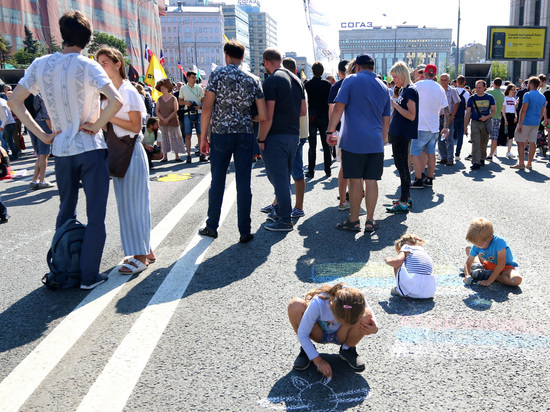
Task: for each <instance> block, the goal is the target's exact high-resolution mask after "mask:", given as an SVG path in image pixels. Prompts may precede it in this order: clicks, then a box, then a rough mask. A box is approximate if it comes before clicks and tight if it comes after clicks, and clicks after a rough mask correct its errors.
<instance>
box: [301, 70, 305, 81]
mask: <svg viewBox="0 0 550 412" xmlns="http://www.w3.org/2000/svg"><path fill="white" fill-rule="evenodd" d="M305 79H306V73H305V72H304V71H303V70H302V80H305Z"/></svg>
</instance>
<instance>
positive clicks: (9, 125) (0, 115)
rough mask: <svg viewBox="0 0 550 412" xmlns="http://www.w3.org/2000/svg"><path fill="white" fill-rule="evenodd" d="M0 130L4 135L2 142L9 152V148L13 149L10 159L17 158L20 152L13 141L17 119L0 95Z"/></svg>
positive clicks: (0, 141)
mask: <svg viewBox="0 0 550 412" xmlns="http://www.w3.org/2000/svg"><path fill="white" fill-rule="evenodd" d="M0 121H1V122H2V125H0V132H2V135H1V136H2V137H1V140H0V143H1V144H2V147H3V148H4V150H5V151H6V152H7V151H8V148H9V150H11V156H10V160H17V158H18V156H19V152H18V151H17V147H16V146H15V143H14V141H13V132H14V131H15V120H14V118H13V116H12V114H11V110H10V108H9V107H8V102H7V101H6V100H4V99H2V98H1V97H0Z"/></svg>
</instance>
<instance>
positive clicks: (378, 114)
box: [0, 11, 550, 378]
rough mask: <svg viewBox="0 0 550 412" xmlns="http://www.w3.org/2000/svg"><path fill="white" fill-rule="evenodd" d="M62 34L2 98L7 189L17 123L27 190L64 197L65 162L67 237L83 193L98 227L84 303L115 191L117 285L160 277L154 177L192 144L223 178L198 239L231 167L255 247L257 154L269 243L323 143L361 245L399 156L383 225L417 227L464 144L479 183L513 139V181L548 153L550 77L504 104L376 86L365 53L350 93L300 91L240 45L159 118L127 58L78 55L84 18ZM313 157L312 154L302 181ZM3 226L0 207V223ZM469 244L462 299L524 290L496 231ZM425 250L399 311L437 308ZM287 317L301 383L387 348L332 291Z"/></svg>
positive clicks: (368, 319)
mask: <svg viewBox="0 0 550 412" xmlns="http://www.w3.org/2000/svg"><path fill="white" fill-rule="evenodd" d="M59 24H60V29H61V34H62V36H63V44H64V47H63V50H62V51H61V52H58V53H54V54H52V55H47V56H43V57H41V58H38V59H36V60H35V61H34V62H33V63H32V64H31V66H30V67H29V68H28V70H27V72H26V74H25V76H24V77H23V78H22V79H21V81H20V82H19V84H18V86H17V87H16V88H15V90H13V91H11V90H10V89H8V88H6V89H5V93H6V95H5V96H4V97H7V98H9V99H8V101H7V102H6V100H4V99H2V98H0V120H1V121H2V128H3V132H4V133H3V135H4V139H3V140H2V147H1V148H0V157H1V163H0V166H1V167H0V178H2V177H5V176H7V175H9V167H10V165H9V160H10V159H9V156H8V151H11V159H12V160H15V159H17V158H18V156H19V154H20V147H18V145H17V144H16V141H17V138H15V139H14V136H17V133H15V128H16V119H17V120H18V121H19V122H21V123H22V124H23V125H24V126H25V127H26V128H27V129H28V131H29V133H30V135H31V138H32V144H33V148H34V151H35V152H36V155H37V160H36V164H35V170H34V175H33V180H32V182H31V189H33V190H36V189H40V188H47V187H51V186H52V185H51V184H50V183H49V182H47V181H46V180H45V171H46V166H47V161H48V157H49V156H50V155H51V154H53V155H54V156H55V175H56V183H57V187H58V190H59V199H60V209H59V214H58V216H57V220H56V229H59V228H60V227H62V226H63V225H64V224H65V222H67V221H69V220H70V219H76V217H77V216H76V206H77V201H78V192H79V187H80V185H81V186H82V188H83V189H84V193H85V195H86V212H87V222H88V223H87V226H86V229H85V236H84V239H83V242H82V248H81V253H80V272H81V281H80V288H82V289H88V290H89V289H93V288H95V287H96V286H98V285H100V284H101V283H103V282H105V281H106V280H107V279H108V277H107V275H105V274H103V273H100V272H99V267H100V262H101V257H102V253H103V247H104V244H105V238H106V230H105V214H106V206H107V196H108V192H109V180H110V176H112V177H113V185H114V191H115V196H116V203H117V209H118V215H119V220H120V232H121V240H122V248H123V250H124V254H125V256H126V259H125V260H124V263H123V264H122V265H121V267H120V268H119V271H120V273H124V274H137V273H139V272H141V271H143V270H145V269H147V267H148V265H149V264H150V263H153V262H155V260H156V256H155V254H154V251H153V250H152V248H151V212H150V193H149V170H150V168H151V167H153V165H152V161H153V160H157V161H158V160H159V161H160V162H167V161H168V153H169V152H174V155H175V161H176V162H182V161H183V159H181V158H180V154H184V153H186V154H187V159H186V161H187V163H191V161H192V160H191V154H190V151H191V137H192V134H193V129H194V130H195V131H196V135H197V138H198V145H199V149H200V154H199V161H202V162H206V161H210V169H211V178H212V181H211V186H210V190H209V195H208V213H207V214H208V218H207V220H206V226H205V227H204V228H201V229H200V230H199V234H200V235H202V236H208V237H212V238H217V237H218V229H219V220H220V214H221V207H222V201H223V195H224V190H225V183H226V177H227V171H228V168H229V165H230V162H231V159H233V161H234V168H235V175H236V186H237V225H238V229H239V233H240V238H239V242H240V243H248V242H250V241H252V240H253V239H254V235H253V233H252V228H251V201H252V192H251V170H252V163H253V160H254V158H255V155H257V154H258V151H259V154H260V155H261V158H262V159H263V162H264V165H265V170H266V173H267V177H268V179H269V181H270V183H271V184H272V186H273V190H274V192H275V200H274V201H273V203H272V204H270V205H268V206H266V207H264V208H262V212H265V213H267V222H266V223H265V224H264V228H265V229H266V230H269V231H276V232H288V231H291V230H293V228H294V222H295V220H294V219H297V218H300V217H302V216H305V211H304V193H305V187H306V181H305V179H306V178H310V179H311V178H313V177H314V174H315V166H316V152H317V150H316V148H317V139H318V136H319V138H320V139H321V144H322V147H323V168H324V172H325V176H326V177H327V178H330V177H331V175H332V171H331V168H332V162H333V159H337V160H338V161H339V162H340V165H341V167H340V170H339V174H338V188H339V190H338V192H339V205H338V210H340V211H348V210H349V217H348V218H347V219H346V220H345V221H343V222H341V223H338V224H337V225H336V229H338V230H343V231H351V232H359V231H361V223H360V220H359V217H360V215H363V214H365V215H366V223H365V226H364V230H365V231H366V232H373V231H375V230H377V229H378V223H377V222H376V221H375V219H374V212H375V208H376V203H377V200H378V181H379V180H380V179H381V178H382V173H383V168H384V146H385V144H386V143H387V142H388V141H389V142H391V145H392V153H393V160H394V163H395V166H396V168H397V171H398V173H399V176H400V184H401V194H400V198H399V200H397V201H395V202H394V204H393V205H392V206H391V207H388V208H387V212H389V213H407V212H408V211H409V209H410V207H411V206H412V200H411V198H410V191H411V190H412V189H422V188H424V187H432V186H433V184H434V183H433V182H434V178H435V175H434V173H435V166H436V162H437V156H436V155H437V153H436V152H437V151H438V152H439V163H440V164H444V165H446V166H449V167H452V166H453V165H455V162H456V161H457V160H459V159H460V156H461V149H462V147H463V139H464V136H469V137H470V138H471V143H472V151H471V153H470V154H469V155H468V156H467V157H466V159H469V160H471V162H472V165H471V169H472V170H477V169H480V168H481V167H483V166H484V164H485V162H490V161H493V158H494V157H495V156H496V150H497V146H498V144H499V143H500V144H501V145H503V146H507V153H506V156H507V157H509V158H513V157H515V156H514V155H513V154H512V153H511V150H512V143H511V142H512V139H515V140H516V142H517V146H518V156H517V157H518V162H517V164H515V165H513V166H511V167H512V168H516V169H523V168H531V167H532V162H533V157H534V154H535V150H536V144H537V139H539V140H540V137H541V133H542V136H545V135H544V128H545V127H547V126H548V124H549V122H550V119H549V117H548V115H547V110H549V109H550V108H549V107H548V105H547V101H548V100H550V87H548V86H546V78H545V77H544V76H543V75H541V76H539V77H532V78H530V79H528V80H526V81H525V82H523V83H522V89H521V90H520V91H519V92H518V91H517V88H516V86H515V85H514V84H506V83H505V84H504V87H505V90H504V92H503V91H502V90H501V89H502V87H503V84H502V81H501V79H499V78H496V79H494V80H493V85H492V88H490V89H489V90H486V84H485V81H484V80H478V81H477V82H476V84H475V91H474V90H469V88H468V87H467V86H466V85H465V78H464V77H463V76H459V77H458V78H457V79H456V80H451V78H450V76H449V74H446V73H443V74H441V75H439V83H438V82H437V80H438V79H437V67H436V66H435V65H433V64H428V65H421V66H418V67H417V68H416V69H415V70H414V71H413V72H412V73H410V71H409V69H408V67H407V66H406V65H405V64H404V63H403V62H397V63H396V64H395V65H394V66H393V67H392V68H391V70H390V75H391V77H392V82H391V83H390V84H389V85H388V84H387V83H385V82H384V81H383V80H382V79H381V78H380V76H377V75H376V74H375V72H374V69H375V61H374V59H373V58H372V56H371V55H369V54H366V53H364V54H361V55H359V56H357V58H356V59H354V60H353V61H347V60H344V61H341V62H340V64H339V65H338V77H339V80H338V81H335V79H334V78H332V79H329V76H327V79H323V78H322V76H323V74H324V67H323V65H322V64H321V63H320V62H316V63H315V64H314V65H313V67H312V69H313V75H314V77H313V78H312V79H311V80H309V81H307V82H306V83H305V84H304V83H303V82H302V81H301V80H300V79H299V78H298V76H297V68H296V62H295V61H294V60H293V59H292V58H285V59H283V58H282V56H281V54H280V52H279V51H278V50H276V49H273V48H268V49H266V50H265V51H264V53H263V65H264V67H265V70H266V72H267V74H268V75H269V76H268V77H267V78H266V79H265V80H264V81H263V82H262V81H261V79H260V78H258V77H256V76H254V75H252V74H250V73H248V72H245V71H243V70H242V69H241V67H240V66H241V63H242V60H243V58H244V54H245V48H244V46H243V45H242V44H241V43H240V42H238V41H236V40H230V41H228V42H227V43H226V44H225V46H224V54H225V62H226V65H225V66H224V67H220V68H218V69H216V70H215V71H214V72H213V73H212V74H211V77H210V79H209V81H208V84H207V86H206V88H205V89H203V88H202V87H201V86H200V85H199V84H198V83H197V79H196V77H197V76H196V73H194V72H191V71H190V72H187V79H188V82H187V83H186V84H176V85H174V84H173V83H172V82H171V81H170V80H169V79H162V80H160V81H158V82H157V84H156V85H155V88H156V90H157V91H158V92H160V93H161V96H160V97H159V98H158V100H157V102H156V104H154V102H153V101H152V99H151V97H150V95H149V94H148V92H147V90H146V88H145V87H144V85H143V84H139V83H137V84H132V83H130V82H129V81H128V80H127V75H126V68H125V64H124V58H123V56H122V54H121V53H120V52H119V51H117V50H115V49H113V48H108V47H105V48H101V49H100V50H99V51H97V53H96V55H95V60H92V59H88V58H86V57H84V56H83V55H82V54H81V53H82V50H83V49H84V48H85V47H86V46H87V44H88V43H89V41H90V38H91V35H92V28H91V25H90V22H89V20H88V19H87V18H86V17H85V16H84V14H82V13H80V12H78V11H71V12H67V13H65V14H64V15H63V16H62V17H61V19H60V21H59ZM54 82H62V83H63V84H64V88H55V87H52V84H53V83H54ZM100 95H101V98H100ZM153 115H155V116H153ZM113 139H114V140H113ZM489 140H490V141H491V143H490V144H489ZM118 141H123V142H125V143H127V142H129V144H128V146H129V147H130V149H125V150H126V151H121V149H119V148H117V146H116V144H115V143H113V142H118ZM306 141H308V142H309V151H308V156H307V157H308V165H307V172H306V173H304V169H305V168H304V165H303V146H304V143H305V142H306ZM527 145H528V146H529V147H528V148H527ZM488 148H489V153H487V150H488ZM526 150H528V154H527V164H525V154H526ZM108 153H109V156H108ZM125 154H128V156H125ZM123 157H124V158H127V161H126V163H124V161H123ZM412 169H414V175H413V180H411V170H412ZM291 177H292V178H293V179H294V184H295V193H296V201H295V206H294V207H293V206H292V194H291V186H290V183H291V181H290V178H291ZM363 198H364V199H365V210H364V209H362V207H361V204H362V201H363ZM348 199H349V200H348ZM7 220H8V216H7V211H6V208H5V206H4V205H3V204H2V202H1V199H0V222H2V223H5V222H7ZM466 239H467V240H468V241H469V242H471V243H472V245H473V246H472V247H471V248H467V250H466V252H467V254H468V257H467V260H466V262H465V264H464V282H465V283H467V284H470V283H472V282H473V281H479V284H480V285H482V286H489V285H490V284H492V283H493V282H495V281H497V282H501V283H503V284H506V285H509V286H518V285H519V284H520V283H521V281H522V278H521V276H519V274H518V273H517V267H518V264H517V262H516V261H515V259H514V257H513V255H512V253H511V251H510V247H509V245H508V244H507V242H506V241H505V240H504V239H502V238H500V237H498V236H496V235H494V233H493V226H492V223H491V222H490V221H489V220H487V219H475V220H474V221H472V223H471V224H470V227H469V229H468V232H467V236H466ZM423 245H424V240H423V239H421V238H420V237H418V236H416V235H414V234H410V233H409V234H406V235H403V236H402V237H400V238H399V239H398V240H397V241H396V243H395V249H396V252H397V257H390V258H387V259H386V263H387V264H388V265H389V266H391V267H392V268H393V269H394V273H395V277H396V286H395V287H394V288H393V289H392V290H391V293H392V294H393V295H397V296H404V297H410V298H432V297H433V296H434V294H435V292H436V282H435V277H434V276H433V266H432V259H431V257H430V255H429V254H428V253H427V252H426V251H425V250H424V248H423ZM288 315H289V320H290V323H291V325H292V327H293V328H294V331H295V332H296V334H297V336H298V340H299V342H300V344H301V346H302V348H301V350H300V353H299V355H298V357H297V359H296V361H295V363H294V368H295V369H297V370H304V369H306V368H308V367H309V366H310V364H311V363H314V364H315V365H316V366H317V369H318V370H319V372H321V373H322V374H323V375H324V376H325V377H327V378H331V377H332V370H331V367H330V365H329V364H328V362H326V361H325V360H323V359H322V358H321V356H320V355H319V353H318V352H317V350H316V348H315V346H314V345H313V343H312V341H314V342H319V343H336V344H339V345H341V347H340V352H339V356H340V357H341V358H342V359H344V360H345V361H346V362H347V363H348V364H349V365H350V366H351V367H352V368H353V369H354V370H357V371H361V370H364V368H365V364H364V361H363V360H362V359H361V357H360V356H359V355H358V354H357V351H356V345H357V344H358V342H359V341H360V340H361V339H362V338H363V337H364V336H367V335H370V334H374V333H376V332H377V330H378V326H377V323H376V320H375V317H374V314H373V313H372V311H371V309H370V308H369V307H368V304H367V303H366V300H365V298H364V295H363V293H362V292H361V291H359V290H357V289H354V288H350V287H346V286H345V285H343V284H337V285H334V286H328V285H324V286H322V287H319V288H316V289H313V290H311V291H310V292H308V293H307V295H306V296H305V299H293V300H292V301H291V302H290V304H289V306H288Z"/></svg>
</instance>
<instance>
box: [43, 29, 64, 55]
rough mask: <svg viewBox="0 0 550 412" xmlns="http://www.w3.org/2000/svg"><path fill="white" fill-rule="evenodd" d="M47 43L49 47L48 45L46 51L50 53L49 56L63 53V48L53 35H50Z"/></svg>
mask: <svg viewBox="0 0 550 412" xmlns="http://www.w3.org/2000/svg"><path fill="white" fill-rule="evenodd" d="M47 43H48V45H47V47H46V49H47V51H48V54H53V53H55V52H60V51H61V46H59V45H58V44H57V42H56V41H55V37H53V36H52V34H51V33H50V36H49V39H48V41H47Z"/></svg>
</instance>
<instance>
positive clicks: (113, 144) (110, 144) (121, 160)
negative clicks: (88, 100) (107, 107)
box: [105, 122, 137, 177]
mask: <svg viewBox="0 0 550 412" xmlns="http://www.w3.org/2000/svg"><path fill="white" fill-rule="evenodd" d="M136 137H137V135H136V136H134V137H130V136H128V135H126V136H122V137H118V136H117V135H116V134H115V131H114V129H113V125H112V124H111V123H110V122H109V123H107V135H106V137H105V141H106V142H107V149H108V150H109V156H108V159H109V174H110V175H111V176H113V177H124V176H126V172H127V171H128V167H129V166H130V161H131V160H132V154H133V153H134V146H135V144H136Z"/></svg>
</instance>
